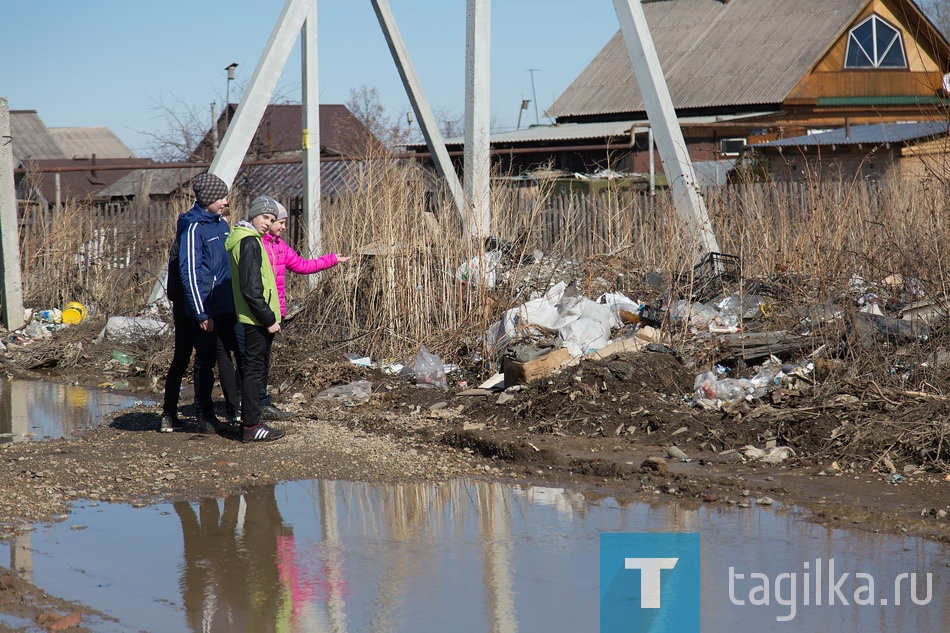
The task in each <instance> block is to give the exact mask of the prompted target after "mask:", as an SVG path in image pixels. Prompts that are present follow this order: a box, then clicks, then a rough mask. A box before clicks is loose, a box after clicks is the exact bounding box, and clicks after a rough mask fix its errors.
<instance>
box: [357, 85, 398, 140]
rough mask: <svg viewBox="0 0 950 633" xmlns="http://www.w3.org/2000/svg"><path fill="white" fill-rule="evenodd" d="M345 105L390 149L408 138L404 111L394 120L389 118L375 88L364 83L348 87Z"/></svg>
mask: <svg viewBox="0 0 950 633" xmlns="http://www.w3.org/2000/svg"><path fill="white" fill-rule="evenodd" d="M346 107H347V108H349V109H350V112H352V113H353V115H354V116H355V117H356V118H357V119H359V121H360V122H361V123H363V125H365V126H366V127H367V128H368V129H369V131H370V132H371V133H372V134H373V136H375V137H376V138H377V139H378V140H379V141H380V142H382V143H383V144H384V145H385V146H386V147H389V148H390V149H391V148H394V147H396V146H399V145H405V143H406V142H407V141H408V140H409V127H408V125H409V122H408V120H407V119H406V117H405V113H400V114H399V115H397V117H396V118H395V120H394V119H391V118H389V115H388V114H386V108H385V107H384V106H383V101H382V97H381V96H380V94H379V90H377V89H376V88H373V87H370V86H367V85H366V84H360V87H359V88H350V98H349V100H348V101H347V102H346ZM404 123H405V125H404Z"/></svg>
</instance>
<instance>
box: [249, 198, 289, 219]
mask: <svg viewBox="0 0 950 633" xmlns="http://www.w3.org/2000/svg"><path fill="white" fill-rule="evenodd" d="M283 208H284V207H283V205H281V204H280V203H279V202H277V201H276V200H274V199H273V198H271V197H270V196H258V197H256V198H254V199H253V200H252V201H251V208H250V209H248V211H247V219H248V220H253V219H254V218H256V217H257V216H259V215H261V214H263V213H270V214H271V215H272V216H274V217H275V218H276V217H277V216H278V215H279V214H280V212H281V210H283Z"/></svg>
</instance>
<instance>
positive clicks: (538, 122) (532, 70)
mask: <svg viewBox="0 0 950 633" xmlns="http://www.w3.org/2000/svg"><path fill="white" fill-rule="evenodd" d="M528 72H529V73H531V98H532V99H533V100H534V123H535V125H541V119H540V118H539V117H538V93H537V92H536V91H535V89H534V73H536V72H541V69H540V68H529V69H528Z"/></svg>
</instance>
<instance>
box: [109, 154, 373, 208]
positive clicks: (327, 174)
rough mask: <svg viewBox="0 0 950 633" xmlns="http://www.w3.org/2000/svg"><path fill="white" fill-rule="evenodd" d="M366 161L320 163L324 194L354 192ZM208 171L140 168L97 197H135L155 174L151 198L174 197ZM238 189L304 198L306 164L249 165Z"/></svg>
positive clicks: (252, 193)
mask: <svg viewBox="0 0 950 633" xmlns="http://www.w3.org/2000/svg"><path fill="white" fill-rule="evenodd" d="M365 164H366V163H365V162H362V161H328V162H324V163H321V164H320V190H321V192H322V193H323V195H327V196H334V195H337V194H339V193H341V192H343V191H347V190H354V189H355V187H356V184H355V183H356V182H358V179H359V170H360V169H362V168H363V166H364V165H365ZM205 171H207V168H206V167H200V168H199V167H195V168H175V169H139V170H136V171H134V172H132V173H130V174H128V175H127V176H124V177H123V178H122V179H120V180H118V181H116V182H115V183H113V184H112V185H111V186H109V187H106V188H104V189H102V190H100V191H99V192H97V194H96V198H99V199H112V198H132V197H134V196H136V195H137V194H138V193H139V191H140V189H141V183H142V179H143V178H144V177H145V174H146V173H148V174H150V175H151V178H152V182H151V185H150V187H149V193H150V194H151V195H161V196H170V195H172V194H174V193H175V192H177V191H178V190H180V189H181V188H182V187H183V186H185V187H187V186H188V185H189V183H190V182H191V179H192V178H193V177H194V176H196V175H198V174H199V173H202V172H205ZM234 184H235V187H236V188H238V189H241V190H242V191H243V192H244V193H245V194H246V195H248V196H251V197H253V196H259V195H272V196H278V197H280V198H297V197H300V196H302V195H303V186H304V185H303V165H302V164H301V163H286V164H271V165H248V166H246V167H242V168H241V171H240V172H239V173H238V175H237V177H236V178H235V179H234Z"/></svg>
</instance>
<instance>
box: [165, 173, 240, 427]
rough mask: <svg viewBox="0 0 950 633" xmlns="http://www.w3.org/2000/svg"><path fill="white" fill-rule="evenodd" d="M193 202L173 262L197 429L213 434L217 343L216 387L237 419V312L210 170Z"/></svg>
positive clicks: (223, 192)
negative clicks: (191, 329) (185, 324)
mask: <svg viewBox="0 0 950 633" xmlns="http://www.w3.org/2000/svg"><path fill="white" fill-rule="evenodd" d="M192 190H193V191H194V194H195V204H194V206H193V207H192V208H191V209H190V210H189V211H188V212H187V213H183V214H182V215H181V216H179V218H178V230H177V232H176V239H177V240H178V241H179V247H178V266H179V272H180V274H181V282H182V286H183V290H184V296H185V311H186V312H187V314H188V316H189V317H191V318H192V319H194V320H195V323H196V327H195V368H196V371H197V375H196V376H195V401H196V402H197V403H198V407H199V410H200V413H199V417H198V432H199V433H215V432H217V431H219V430H222V428H223V427H222V425H221V423H220V422H219V421H218V419H217V417H216V416H215V414H214V402H213V401H212V399H211V392H212V390H213V387H214V366H215V360H216V356H218V347H219V346H218V341H219V340H220V341H221V343H222V344H223V357H220V356H219V357H218V358H217V360H218V363H217V364H218V372H219V374H220V379H221V389H222V391H224V398H225V401H226V402H227V409H228V418H231V419H236V418H237V406H238V398H239V396H238V390H237V378H236V376H235V373H234V365H233V364H232V363H231V359H230V358H229V357H228V356H229V354H233V355H234V356H235V357H237V355H238V344H237V338H236V336H235V326H236V323H237V321H236V316H235V313H234V297H233V295H232V291H231V264H230V261H229V258H228V254H227V252H225V250H224V243H225V241H226V240H227V238H228V234H229V232H230V226H229V225H228V222H227V220H226V219H225V217H226V216H227V215H228V214H229V209H228V186H227V184H225V182H224V181H223V180H221V179H220V178H218V177H217V176H215V175H214V174H211V173H204V174H199V175H198V176H197V177H195V179H194V181H193V182H192Z"/></svg>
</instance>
